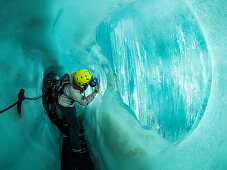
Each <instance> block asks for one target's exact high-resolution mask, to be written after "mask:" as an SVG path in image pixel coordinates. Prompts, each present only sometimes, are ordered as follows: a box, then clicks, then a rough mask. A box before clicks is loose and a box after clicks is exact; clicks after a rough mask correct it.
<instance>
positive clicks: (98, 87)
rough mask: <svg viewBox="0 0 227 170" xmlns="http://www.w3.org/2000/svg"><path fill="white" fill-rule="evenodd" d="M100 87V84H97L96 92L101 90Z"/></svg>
mask: <svg viewBox="0 0 227 170" xmlns="http://www.w3.org/2000/svg"><path fill="white" fill-rule="evenodd" d="M99 89H100V85H99V84H97V85H96V86H95V93H98V92H99Z"/></svg>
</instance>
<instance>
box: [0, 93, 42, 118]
mask: <svg viewBox="0 0 227 170" xmlns="http://www.w3.org/2000/svg"><path fill="white" fill-rule="evenodd" d="M24 93H25V90H24V89H20V92H19V93H18V101H17V102H15V103H14V104H12V105H11V106H9V107H7V108H5V109H4V110H1V111H0V114H1V113H4V112H5V111H7V110H9V109H10V108H12V107H13V106H15V105H16V104H17V112H18V114H19V115H20V114H21V105H22V102H23V101H24V100H37V99H40V98H41V97H43V96H44V94H43V95H42V96H40V97H36V98H26V97H25V96H24Z"/></svg>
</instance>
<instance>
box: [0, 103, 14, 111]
mask: <svg viewBox="0 0 227 170" xmlns="http://www.w3.org/2000/svg"><path fill="white" fill-rule="evenodd" d="M17 103H18V102H16V103H14V104H12V105H11V106H9V107H7V108H6V109H4V110H2V111H0V114H1V113H3V112H5V111H7V110H9V109H10V108H12V107H13V106H15V105H16V104H17Z"/></svg>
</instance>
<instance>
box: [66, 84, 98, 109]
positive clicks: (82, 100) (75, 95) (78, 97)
mask: <svg viewBox="0 0 227 170" xmlns="http://www.w3.org/2000/svg"><path fill="white" fill-rule="evenodd" d="M99 88H100V86H99V85H97V86H96V87H95V91H94V92H93V93H92V94H90V95H88V96H87V97H86V96H83V95H82V94H81V93H80V92H79V91H78V90H74V91H72V92H71V94H72V95H71V96H70V97H71V98H72V99H73V100H74V101H76V102H78V103H79V104H81V105H83V106H87V105H88V104H90V103H91V102H92V101H93V100H94V98H95V96H96V94H97V93H98V92H99Z"/></svg>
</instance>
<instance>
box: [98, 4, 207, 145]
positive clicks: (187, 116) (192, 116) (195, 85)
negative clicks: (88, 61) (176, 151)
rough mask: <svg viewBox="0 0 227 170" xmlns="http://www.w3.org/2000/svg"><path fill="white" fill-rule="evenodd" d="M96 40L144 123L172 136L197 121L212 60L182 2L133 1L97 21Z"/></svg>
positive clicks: (173, 138)
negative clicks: (99, 21)
mask: <svg viewBox="0 0 227 170" xmlns="http://www.w3.org/2000/svg"><path fill="white" fill-rule="evenodd" d="M151 11H152V12H151ZM97 43H98V44H99V45H100V47H101V48H102V51H103V53H105V55H106V56H107V58H109V61H110V62H112V63H113V67H114V72H115V73H116V74H117V81H118V82H117V83H118V87H119V88H118V89H119V91H120V93H121V96H122V98H123V100H124V102H125V103H126V104H127V105H129V106H130V108H131V109H132V110H133V111H134V112H135V113H136V115H137V117H138V119H139V121H140V123H141V124H142V125H143V126H147V127H150V129H154V130H155V131H157V132H158V133H160V134H161V135H162V136H163V137H164V138H166V139H168V140H170V141H178V140H179V139H182V138H183V137H184V136H185V135H186V134H187V133H188V132H189V131H190V130H193V129H194V128H195V127H196V125H197V124H198V123H199V121H200V119H201V117H202V115H203V113H204V110H205V108H206V105H207V101H208V98H209V92H210V86H211V62H210V61H211V60H210V57H209V55H208V51H207V46H206V42H205V39H204V36H203V34H202V31H201V29H200V27H199V24H198V21H197V20H196V18H195V16H194V15H193V14H192V12H191V10H190V9H189V8H188V7H187V5H186V4H185V3H184V2H182V1H179V2H178V3H176V2H174V3H173V2H168V1H138V2H135V3H132V4H130V5H128V6H127V7H126V8H125V9H123V10H122V11H120V12H118V13H116V14H115V15H114V16H112V17H111V18H110V19H109V20H108V21H105V22H103V23H102V24H101V25H100V26H99V27H98V29H97ZM191 128H192V129H191Z"/></svg>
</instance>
